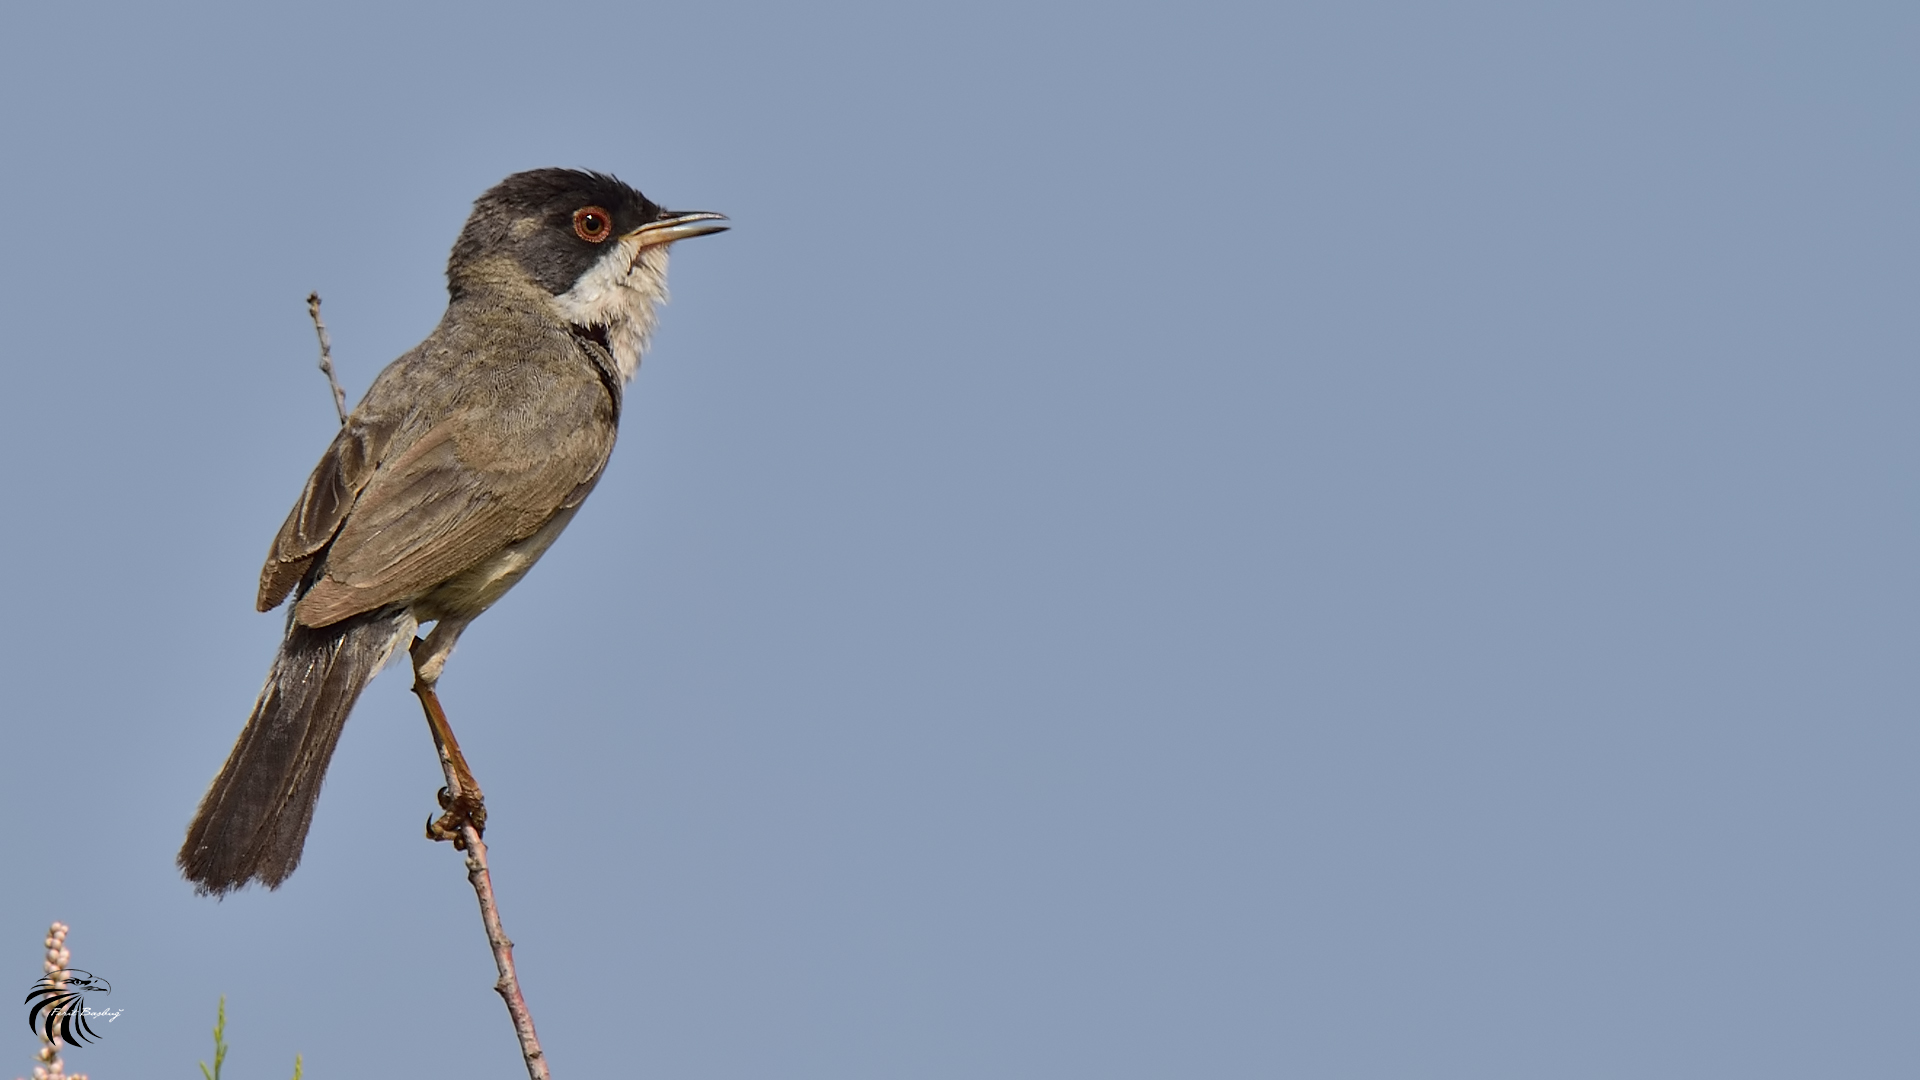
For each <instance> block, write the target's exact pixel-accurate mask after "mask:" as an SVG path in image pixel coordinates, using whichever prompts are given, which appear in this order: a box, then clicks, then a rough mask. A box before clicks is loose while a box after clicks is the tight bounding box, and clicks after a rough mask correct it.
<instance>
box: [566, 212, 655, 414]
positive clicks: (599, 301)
mask: <svg viewBox="0 0 1920 1080" xmlns="http://www.w3.org/2000/svg"><path fill="white" fill-rule="evenodd" d="M671 246H672V245H670V244H656V245H654V246H653V247H648V248H643V247H641V246H640V241H639V240H638V239H631V238H629V239H621V240H618V241H616V242H615V243H614V245H613V247H612V248H611V249H610V250H609V251H608V252H607V253H606V254H605V255H602V256H600V261H599V262H596V263H594V264H593V266H592V267H591V268H590V269H588V271H587V272H586V273H585V274H583V275H581V277H580V280H579V281H576V282H574V284H573V288H571V289H568V290H567V291H566V292H564V293H561V294H560V295H559V296H556V297H554V298H553V303H554V306H555V307H557V308H559V309H560V317H561V318H563V319H565V320H567V321H568V322H570V323H572V324H573V325H575V326H578V327H581V328H583V329H588V330H596V329H600V328H602V327H604V328H605V329H606V331H607V344H608V346H609V347H611V349H612V351H613V362H614V363H615V364H616V365H618V366H619V368H620V380H621V381H622V382H626V381H628V380H631V379H632V378H633V373H634V372H636V371H638V370H640V354H641V353H643V352H645V351H646V349H647V339H648V338H650V337H652V336H653V324H654V321H655V319H657V318H658V316H656V315H655V314H654V310H653V308H654V305H655V304H664V303H666V302H667V248H669V247H671Z"/></svg>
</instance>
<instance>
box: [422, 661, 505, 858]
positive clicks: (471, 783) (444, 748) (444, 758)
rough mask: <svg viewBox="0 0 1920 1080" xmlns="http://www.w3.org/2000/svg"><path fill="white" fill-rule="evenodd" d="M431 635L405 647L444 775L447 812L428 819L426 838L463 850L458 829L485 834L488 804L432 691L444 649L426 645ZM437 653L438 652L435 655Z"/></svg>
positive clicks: (442, 805)
mask: <svg viewBox="0 0 1920 1080" xmlns="http://www.w3.org/2000/svg"><path fill="white" fill-rule="evenodd" d="M430 640H431V639H430V638H415V639H414V641H413V647H412V648H411V649H409V650H408V651H409V652H410V653H411V654H412V656H413V692H414V693H415V694H416V695H418V696H419V698H420V707H421V708H422V709H423V710H425V711H426V714H427V727H428V728H429V729H431V730H432V732H433V745H434V749H436V750H438V751H439V752H440V770H441V772H442V773H443V774H444V775H445V776H446V778H447V786H445V787H443V788H441V789H440V794H439V799H440V808H441V809H442V810H445V811H446V813H444V814H442V815H440V818H439V820H437V821H432V820H430V821H428V822H427V839H429V840H451V841H453V846H454V847H455V848H458V849H460V850H463V851H464V850H466V846H467V842H466V840H465V839H464V838H463V837H462V836H461V835H460V829H461V827H462V826H465V825H472V826H473V831H474V832H476V833H479V834H481V835H485V833H486V831H487V804H486V800H485V797H484V796H482V795H481V794H480V783H479V781H477V780H475V779H474V778H473V770H471V769H469V768H467V758H466V755H464V754H462V753H461V752H460V741H459V740H458V739H455V738H454V737H453V726H452V725H451V724H448V723H447V711H446V710H445V709H443V708H441V707H440V695H439V694H437V693H435V692H434V685H435V684H436V683H438V682H439V679H438V677H437V676H438V675H439V674H440V666H441V664H443V663H445V661H446V653H445V652H444V651H441V650H438V649H435V648H433V647H432V646H431V645H429V641H430ZM435 653H438V655H437V656H436V655H434V654H435Z"/></svg>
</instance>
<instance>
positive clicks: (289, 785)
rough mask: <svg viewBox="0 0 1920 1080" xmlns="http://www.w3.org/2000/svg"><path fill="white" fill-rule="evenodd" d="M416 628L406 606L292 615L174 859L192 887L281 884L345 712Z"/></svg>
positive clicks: (300, 843) (295, 857)
mask: <svg viewBox="0 0 1920 1080" xmlns="http://www.w3.org/2000/svg"><path fill="white" fill-rule="evenodd" d="M413 631H414V621H413V618H412V616H410V615H408V614H407V613H406V612H405V611H404V610H400V609H387V610H383V611H374V612H368V613H366V614H364V615H356V616H354V617H352V618H350V619H347V620H344V621H342V622H338V623H335V624H334V625H332V626H325V627H321V628H319V629H314V628H312V627H306V626H301V625H299V624H298V623H291V622H290V623H289V625H288V627H287V637H286V640H285V641H283V642H281V644H280V654H279V655H278V656H276V657H274V661H273V670H272V671H270V672H268V673H267V685H266V687H265V688H264V689H262V690H261V691H260V700H259V701H257V702H255V703H254V706H253V715H252V716H250V717H248V718H247V726H246V728H245V729H244V730H242V731H241V732H240V740H239V741H238V742H236V743H235V744H234V746H233V753H231V754H229V755H227V763H226V765H225V766H224V767H223V768H221V770H220V775H219V776H218V777H216V778H214V781H213V786H212V787H211V788H209V789H207V795H206V798H204V799H202V800H200V812H199V813H197V814H195V815H194V818H193V824H192V825H190V826H188V827H187V842H186V844H185V845H183V846H182V847H181V848H180V856H179V859H178V862H179V864H180V869H181V870H182V871H183V872H184V873H185V874H186V876H187V879H188V880H189V881H192V882H193V883H194V887H195V891H197V892H199V893H201V894H202V895H206V894H215V895H218V894H222V893H226V892H230V891H232V890H234V889H237V888H239V887H240V886H242V885H245V884H246V883H247V882H249V881H258V882H260V883H261V884H263V885H265V886H266V887H267V888H269V889H272V888H277V887H278V886H279V885H280V883H281V882H282V881H285V880H286V879H287V875H289V874H291V873H293V870H294V867H296V866H299V865H300V850H301V848H302V847H304V846H305V844H306V840H307V826H308V825H309V824H311V823H312V821H313V805H314V803H315V801H317V800H318V799H319V797H320V781H321V780H322V779H323V778H324V777H325V776H326V774H327V762H328V761H329V760H331V759H332V757H333V747H334V744H335V743H337V742H339V740H340V729H341V728H343V727H345V726H346V723H347V714H348V713H349V712H351V711H352V710H353V703H354V701H355V700H356V699H358V698H359V697H360V691H361V690H363V689H365V688H366V685H367V683H368V682H370V681H371V680H372V679H373V676H374V674H375V673H377V672H378V671H379V670H380V666H381V665H382V664H384V663H386V662H387V658H388V657H389V656H391V655H393V651H394V649H396V648H397V647H399V646H400V645H401V644H403V643H404V642H405V641H406V640H407V639H408V638H410V637H412V636H413Z"/></svg>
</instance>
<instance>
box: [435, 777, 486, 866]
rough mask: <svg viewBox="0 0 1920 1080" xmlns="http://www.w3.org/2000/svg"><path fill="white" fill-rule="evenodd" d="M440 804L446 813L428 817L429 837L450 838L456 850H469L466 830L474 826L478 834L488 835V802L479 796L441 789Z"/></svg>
mask: <svg viewBox="0 0 1920 1080" xmlns="http://www.w3.org/2000/svg"><path fill="white" fill-rule="evenodd" d="M440 806H441V808H442V809H444V810H445V811H446V813H444V814H442V815H440V817H439V818H438V819H437V820H436V819H433V818H429V819H427V839H429V840H435V841H439V840H450V841H452V842H453V848H454V850H455V851H465V850H467V838H466V836H465V835H464V830H465V828H466V827H467V826H469V825H471V826H473V832H474V835H476V836H485V835H487V804H486V803H485V802H484V801H483V800H482V799H481V798H480V797H479V796H477V795H476V796H473V797H470V798H469V797H463V796H459V795H452V794H449V793H448V791H447V789H446V788H441V789H440Z"/></svg>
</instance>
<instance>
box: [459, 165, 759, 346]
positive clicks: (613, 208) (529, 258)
mask: <svg viewBox="0 0 1920 1080" xmlns="http://www.w3.org/2000/svg"><path fill="white" fill-rule="evenodd" d="M724 220H726V218H725V215H722V214H715V213H710V212H708V211H704V210H698V211H683V210H666V209H663V208H661V207H660V205H659V204H657V203H655V202H653V201H652V200H650V199H648V198H647V197H646V196H645V195H642V194H640V192H638V191H636V190H634V189H633V188H631V187H628V186H627V185H626V184H624V183H621V182H620V181H619V180H618V179H616V178H614V177H612V176H608V175H606V174H604V173H594V172H581V171H578V170H574V169H535V170H532V171H531V172H522V173H514V174H513V175H512V176H509V177H507V178H506V179H505V180H502V181H500V182H499V183H498V184H495V185H494V186H493V187H492V188H490V189H489V190H488V191H487V192H486V194H484V195H481V196H480V198H478V199H477V200H475V201H474V204H473V213H472V214H471V215H470V216H469V217H468V218H467V224H466V227H465V228H462V229H461V230H460V238H459V239H458V240H456V241H454V244H453V254H452V255H451V256H450V257H448V259H447V288H448V290H449V291H450V292H452V294H453V296H454V297H455V298H456V299H458V298H459V297H461V296H462V295H463V294H465V293H468V292H471V291H474V290H478V289H484V288H486V287H488V286H489V285H494V286H500V285H506V286H511V287H524V286H526V285H529V284H530V285H533V286H535V287H537V288H538V289H539V290H541V291H542V292H544V293H546V294H547V295H548V296H550V297H552V299H553V304H554V306H555V309H556V311H557V312H558V314H559V315H560V316H561V318H563V319H565V320H566V321H567V322H569V323H571V324H572V325H574V326H577V327H579V328H580V329H582V330H585V331H588V332H591V333H592V334H594V335H595V336H596V337H598V338H600V339H601V340H602V341H603V342H604V343H605V344H606V345H607V348H608V350H609V351H610V352H612V353H613V356H614V359H615V361H616V362H617V363H618V364H619V366H620V373H621V375H622V377H624V378H632V377H633V372H634V369H636V368H637V367H638V366H639V364H640V352H641V350H642V349H644V348H645V347H646V342H647V337H648V335H649V334H651V333H652V330H653V322H654V310H653V309H654V305H655V304H656V303H658V302H660V301H663V300H665V299H666V295H667V248H668V246H669V245H671V244H672V243H673V242H674V241H676V240H687V239H691V238H692V237H695V236H706V235H708V234H710V233H717V232H724V231H726V228H727V227H726V226H725V225H721V224H718V222H721V221H724Z"/></svg>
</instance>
